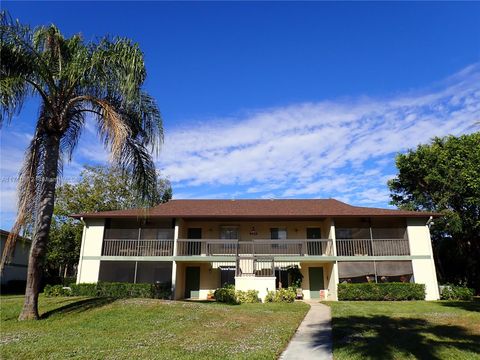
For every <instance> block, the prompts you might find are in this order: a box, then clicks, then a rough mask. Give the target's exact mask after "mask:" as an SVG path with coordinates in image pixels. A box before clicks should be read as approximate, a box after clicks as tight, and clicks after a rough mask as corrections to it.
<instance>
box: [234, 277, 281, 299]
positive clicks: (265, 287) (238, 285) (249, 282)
mask: <svg viewBox="0 0 480 360" xmlns="http://www.w3.org/2000/svg"><path fill="white" fill-rule="evenodd" d="M235 290H242V291H248V290H256V291H258V297H259V298H260V299H261V300H262V301H265V297H266V296H267V293H268V292H269V291H273V290H275V277H274V276H262V277H260V276H236V277H235Z"/></svg>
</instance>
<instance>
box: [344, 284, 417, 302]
mask: <svg viewBox="0 0 480 360" xmlns="http://www.w3.org/2000/svg"><path fill="white" fill-rule="evenodd" d="M424 299H425V285H424V284H414V283H381V284H376V283H361V284H338V300H372V301H374V300H380V301H381V300H385V301H393V300H397V301H398V300H424Z"/></svg>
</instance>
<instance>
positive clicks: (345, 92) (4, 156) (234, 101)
mask: <svg viewBox="0 0 480 360" xmlns="http://www.w3.org/2000/svg"><path fill="white" fill-rule="evenodd" d="M2 8H3V9H7V10H9V11H10V13H11V15H12V16H14V17H17V18H19V19H20V20H21V21H22V22H24V23H28V24H30V25H32V26H37V25H43V24H49V23H52V22H53V23H55V24H57V25H58V26H59V27H60V29H61V30H62V31H63V32H64V34H66V35H72V34H74V33H79V32H80V33H82V34H83V37H84V39H85V40H86V41H91V40H95V39H97V38H99V37H101V36H103V35H112V36H114V35H119V36H126V37H129V38H132V39H133V40H134V41H136V42H138V43H139V44H140V46H141V48H142V49H143V51H144V53H145V59H146V64H147V70H148V80H147V83H146V89H147V90H148V91H149V92H150V93H151V94H152V95H153V96H154V97H155V98H156V99H157V101H158V104H159V106H160V109H161V111H162V114H163V116H164V126H165V133H166V141H165V145H164V149H163V151H162V153H161V155H160V157H159V158H158V159H157V165H158V168H159V169H160V170H161V172H162V174H164V175H165V176H168V177H169V178H170V179H171V181H172V182H173V185H174V196H175V197H177V198H261V197H264V198H269V197H275V198H287V197H306V198H317V197H335V198H338V199H341V200H344V201H347V202H350V203H352V204H358V205H363V206H380V207H386V206H388V201H389V198H388V190H387V187H386V181H387V180H388V179H389V178H391V177H393V176H394V174H395V166H394V157H395V154H396V153H398V152H401V151H406V150H407V149H408V148H412V147H415V146H416V145H417V144H419V143H425V142H428V140H429V139H430V138H431V137H433V136H443V135H447V134H454V135H459V134H462V133H468V132H471V131H475V130H476V129H475V128H474V127H472V126H471V125H472V124H473V123H474V121H475V120H478V119H479V118H480V107H479V103H480V65H479V62H480V28H479V26H478V24H479V23H480V3H475V2H470V3H467V2H466V3H445V2H440V3H431V2H423V3H412V2H405V3H392V2H388V3H379V2H372V3H363V2H362V3H346V2H341V3H332V2H329V3H323V2H320V3H310V2H308V3H287V2H279V3H273V2H265V3H253V2H249V3H233V2H227V3H219V2H213V3H186V2H180V3H162V2H103V3H102V2H83V3H80V2H78V3H77V2H52V3H50V2H38V3H29V2H9V1H3V4H2ZM37 107H38V102H37V100H32V101H29V102H28V103H27V104H26V106H25V108H24V110H23V112H22V113H21V115H20V116H19V117H18V118H16V119H14V121H13V122H12V123H11V124H10V125H8V126H4V127H3V128H2V130H1V134H0V141H1V143H0V146H1V164H0V170H1V172H2V181H1V183H0V186H1V192H0V196H1V198H0V199H1V221H0V227H2V228H8V227H9V226H10V225H11V223H12V221H13V219H14V216H15V181H14V179H13V178H14V177H15V175H16V173H17V172H18V169H19V166H20V162H21V160H22V156H23V151H24V150H25V148H26V146H27V144H28V141H29V138H30V136H31V134H32V132H33V125H34V122H35V117H36V114H37ZM107 160H108V154H106V153H105V151H104V150H103V149H102V147H101V145H100V143H99V142H98V140H97V137H96V134H95V132H94V127H93V126H88V127H87V129H86V130H85V132H84V134H83V137H82V140H81V146H80V147H79V148H78V150H77V151H76V153H75V154H74V159H73V161H72V162H71V163H70V164H66V166H65V169H64V179H63V181H73V182H74V181H75V180H76V178H77V175H78V173H79V171H80V170H81V167H82V165H83V164H101V163H106V162H107Z"/></svg>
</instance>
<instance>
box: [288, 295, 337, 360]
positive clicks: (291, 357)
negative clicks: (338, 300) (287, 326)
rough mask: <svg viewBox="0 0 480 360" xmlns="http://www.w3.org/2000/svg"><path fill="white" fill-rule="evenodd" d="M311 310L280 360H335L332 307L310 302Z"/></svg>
mask: <svg viewBox="0 0 480 360" xmlns="http://www.w3.org/2000/svg"><path fill="white" fill-rule="evenodd" d="M309 304H310V306H311V308H310V311H309V312H308V313H307V315H306V316H305V318H304V319H303V321H302V323H301V324H300V326H299V327H298V329H297V332H296V333H295V335H294V336H293V338H292V340H291V341H290V343H289V344H288V346H287V348H286V349H285V351H284V352H283V353H282V355H280V360H296V359H299V360H307V359H315V360H323V359H328V360H331V359H333V355H332V315H331V313H330V307H328V306H326V305H323V304H320V303H318V302H316V303H315V302H309Z"/></svg>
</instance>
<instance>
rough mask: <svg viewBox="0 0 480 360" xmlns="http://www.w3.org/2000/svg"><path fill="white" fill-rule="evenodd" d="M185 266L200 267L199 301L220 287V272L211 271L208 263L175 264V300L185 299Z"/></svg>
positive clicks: (216, 270)
mask: <svg viewBox="0 0 480 360" xmlns="http://www.w3.org/2000/svg"><path fill="white" fill-rule="evenodd" d="M187 266H195V267H196V266H198V267H200V294H199V299H201V300H205V299H207V295H208V293H209V292H210V291H212V292H213V291H215V290H216V289H217V288H219V287H220V270H219V269H212V267H211V265H210V263H204V262H192V263H188V262H177V277H176V287H175V299H183V298H185V269H186V268H187Z"/></svg>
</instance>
